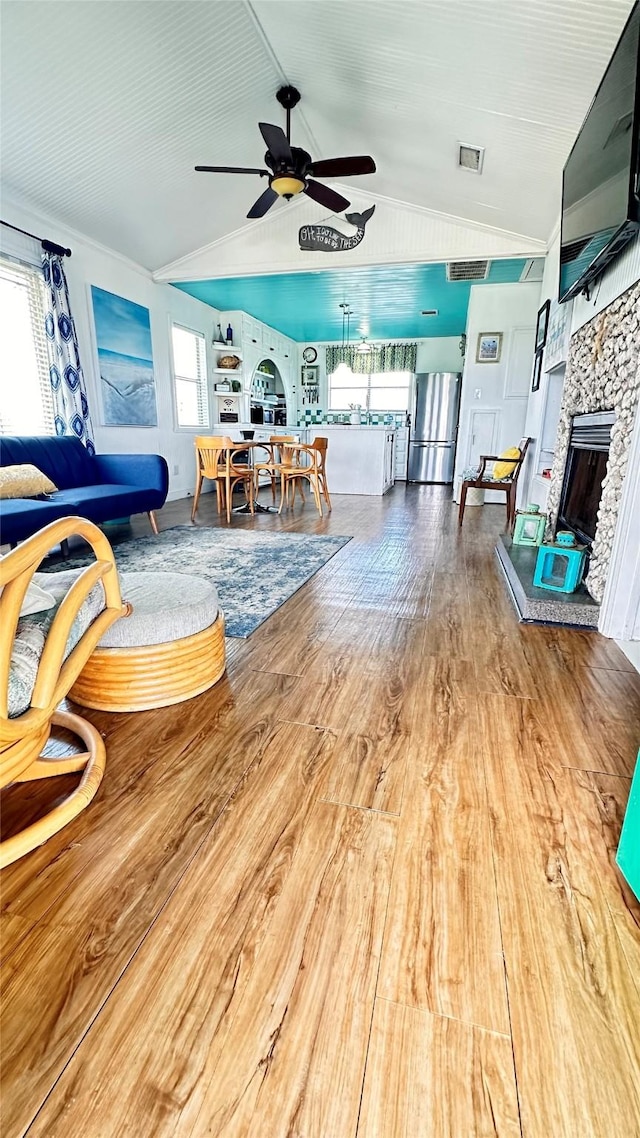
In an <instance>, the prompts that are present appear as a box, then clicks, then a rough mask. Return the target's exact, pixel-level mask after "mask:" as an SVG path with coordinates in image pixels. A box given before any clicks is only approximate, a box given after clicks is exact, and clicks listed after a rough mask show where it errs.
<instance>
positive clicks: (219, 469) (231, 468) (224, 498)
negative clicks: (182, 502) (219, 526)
mask: <svg viewBox="0 0 640 1138" xmlns="http://www.w3.org/2000/svg"><path fill="white" fill-rule="evenodd" d="M195 448H196V488H195V493H194V495H193V506H192V508H191V521H192V522H193V521H195V517H196V511H197V509H198V502H199V501H200V493H201V491H202V482H203V480H204V479H205V478H210V479H211V481H212V482H215V484H216V504H217V507H218V513H221V512H222V510H223V509H224V510H225V511H226V514H227V522H230V521H231V503H232V495H233V488H234V486H235V485H236V484H237V483H238V482H242V484H243V486H244V493H245V498H246V499H247V501H248V503H249V508H250V510H251V513H253V512H254V510H253V469H252V467H251V466H250V465H249V463H248V462H235V461H234V451H235V452H236V453H237V452H239V451H242V450H245V451H246V449H247V448H246V446H245V447H243V446H242V444H240V443H234V442H233V440H232V439H230V438H229V437H228V436H227V435H196V438H195Z"/></svg>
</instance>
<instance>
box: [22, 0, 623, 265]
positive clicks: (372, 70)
mask: <svg viewBox="0 0 640 1138" xmlns="http://www.w3.org/2000/svg"><path fill="white" fill-rule="evenodd" d="M631 7H632V2H631V0H535V3H532V2H531V0H415V2H414V0H394V2H391V3H388V2H384V0H296V2H295V3H293V2H291V0H265V2H262V0H257V2H255V3H253V4H248V3H245V2H243V0H208V2H206V0H143V2H139V0H127V2H126V3H115V2H113V0H33V2H25V0H2V3H1V4H0V17H1V24H2V47H1V51H2V55H1V60H0V62H1V76H0V116H1V117H0V127H1V136H0V137H1V143H0V146H1V149H0V160H1V173H2V187H3V193H4V194H6V195H7V196H8V198H9V199H13V200H15V201H17V202H21V203H24V204H28V205H30V206H32V207H33V208H34V209H36V210H37V211H39V212H40V213H43V214H46V215H48V216H50V217H53V218H56V219H58V220H60V221H62V222H65V223H66V224H67V225H69V226H71V227H73V228H74V229H76V230H79V231H80V232H82V233H85V234H87V235H88V236H89V237H91V238H93V239H94V240H97V241H99V242H101V243H103V244H104V245H106V246H108V247H110V248H112V249H115V250H117V251H119V252H121V253H123V254H125V255H126V256H128V257H130V258H132V259H133V260H134V261H136V262H138V263H139V264H141V265H144V266H146V267H147V268H149V269H152V270H153V269H157V268H160V267H162V266H163V265H166V264H168V263H169V262H171V261H173V260H175V259H176V258H178V257H180V256H183V255H186V254H188V253H190V252H192V251H194V250H196V249H199V248H201V247H202V246H204V245H207V244H209V243H210V242H212V241H216V240H219V239H220V238H223V237H224V236H225V235H226V234H229V233H232V232H235V231H237V230H238V229H240V228H241V227H243V226H244V225H245V224H246V222H245V215H246V212H247V210H248V208H249V206H250V205H251V203H252V202H253V201H254V199H255V198H256V197H258V195H259V194H260V193H261V192H262V190H263V189H264V187H265V183H264V181H262V180H260V179H258V178H257V177H252V176H232V175H222V174H219V175H215V174H196V173H195V172H194V171H193V167H194V165H196V164H197V163H205V164H229V165H249V166H254V165H262V160H263V154H264V144H263V142H262V139H261V136H260V135H259V133H258V128H257V123H258V120H260V119H262V120H264V121H267V122H275V123H280V124H282V125H284V115H283V112H282V110H281V108H280V107H279V105H278V104H277V103H276V101H275V98H274V95H275V91H276V90H277V88H278V87H279V86H280V85H281V83H282V82H283V81H285V82H290V83H294V84H295V85H296V86H298V87H299V89H300V90H301V92H302V96H303V99H302V103H301V104H300V107H299V108H298V109H297V110H296V111H294V112H293V125H292V138H293V142H294V143H295V144H297V145H302V146H303V147H304V148H305V149H308V150H309V151H310V153H311V154H312V156H313V157H314V158H330V157H334V156H338V155H342V154H361V153H370V154H372V155H373V156H374V158H375V160H376V163H377V166H378V171H377V173H376V174H373V175H369V176H368V177H366V178H358V179H357V180H354V183H352V184H354V185H355V182H356V181H357V185H358V189H360V190H368V192H370V193H373V194H381V195H386V196H387V197H389V198H393V199H395V200H397V201H401V202H406V203H409V204H411V205H414V206H418V207H424V208H427V209H430V210H438V211H443V212H446V213H448V214H454V215H457V216H460V217H462V218H466V219H469V220H471V221H473V222H475V223H479V224H482V225H490V226H492V227H497V228H500V229H504V230H507V231H510V232H513V233H519V234H523V235H527V236H529V237H535V238H538V239H543V240H545V239H547V238H548V236H549V234H550V231H551V229H552V227H553V226H554V224H555V222H556V220H557V217H558V211H559V200H560V199H559V195H560V179H561V171H562V166H563V163H564V160H565V158H566V156H567V154H568V152H569V150H570V148H571V145H572V143H573V140H574V138H575V135H576V133H577V131H578V129H579V127H580V123H581V121H582V119H583V117H584V115H585V113H586V111H587V109H588V106H589V104H590V102H591V99H592V97H593V95H594V93H595V90H596V87H597V85H598V83H599V81H600V78H601V76H602V73H603V71H604V69H605V67H606V65H607V62H608V60H609V58H610V56H611V54H612V52H613V49H614V47H615V44H616V41H617V39H618V37H619V35H620V32H621V30H622V28H623V26H624V23H625V20H626V18H627V16H628V14H629V12H630V10H631ZM460 141H463V142H470V143H474V144H477V145H480V146H483V147H485V148H486V158H485V166H484V172H483V174H482V175H481V176H477V175H474V174H470V173H468V172H465V171H462V170H459V169H458V168H457V166H456V150H457V144H458V143H459V142H460ZM343 185H346V179H345V181H344V183H343ZM274 208H284V207H283V206H280V205H278V206H277V207H274ZM314 208H317V211H318V220H321V219H322V218H323V217H324V216H325V215H326V211H324V210H322V208H321V207H320V206H317V207H314ZM260 224H261V222H260V221H258V222H255V223H254V225H255V226H257V227H258V226H260Z"/></svg>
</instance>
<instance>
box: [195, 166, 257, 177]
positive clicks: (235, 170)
mask: <svg viewBox="0 0 640 1138" xmlns="http://www.w3.org/2000/svg"><path fill="white" fill-rule="evenodd" d="M193 168H194V170H204V172H205V173H207V174H260V175H261V177H263V178H268V177H269V171H268V170H259V169H258V167H257V166H194V167H193Z"/></svg>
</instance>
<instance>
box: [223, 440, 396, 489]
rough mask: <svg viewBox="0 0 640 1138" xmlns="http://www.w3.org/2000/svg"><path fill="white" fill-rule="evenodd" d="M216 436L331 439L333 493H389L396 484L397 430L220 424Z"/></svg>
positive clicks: (329, 461) (329, 469) (329, 475)
mask: <svg viewBox="0 0 640 1138" xmlns="http://www.w3.org/2000/svg"><path fill="white" fill-rule="evenodd" d="M213 430H214V432H215V433H216V434H218V433H219V434H222V435H229V436H230V437H231V438H232V439H234V440H240V439H241V438H242V432H243V431H247V430H249V431H252V432H253V439H254V441H255V442H264V441H266V440H268V439H269V438H270V437H271V436H272V435H293V436H294V437H295V438H298V439H300V442H303V443H304V442H307V443H310V442H313V440H314V439H315V438H316V436H318V437H320V438H325V439H328V440H329V445H328V448H327V483H328V485H329V493H330V494H374V495H380V496H381V495H382V494H386V492H387V490H389V489H390V488H391V487H392V486H393V483H394V463H395V447H396V428H395V427H392V426H364V425H363V426H355V425H351V424H344V425H342V424H341V425H337V424H335V423H311V424H309V425H307V426H305V427H301V426H300V427H294V426H289V427H265V426H256V425H255V424H254V423H220V424H215V425H214V428H213Z"/></svg>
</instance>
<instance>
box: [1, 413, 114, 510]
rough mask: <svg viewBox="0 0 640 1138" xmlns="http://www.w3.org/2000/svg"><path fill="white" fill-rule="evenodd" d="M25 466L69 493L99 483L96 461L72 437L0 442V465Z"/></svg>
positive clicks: (36, 437) (28, 437)
mask: <svg viewBox="0 0 640 1138" xmlns="http://www.w3.org/2000/svg"><path fill="white" fill-rule="evenodd" d="M24 463H32V464H33V465H35V466H37V467H38V470H41V471H42V472H43V474H46V475H47V476H48V477H49V478H50V479H51V481H52V482H55V484H56V486H58V487H59V488H60V490H68V489H69V487H71V486H91V485H92V484H93V483H95V482H98V481H100V479H99V476H98V475H97V472H96V468H95V459H94V458H93V457H92V456H91V455H90V454H88V452H87V450H86V448H85V447H83V445H82V443H81V442H80V439H76V438H74V437H73V436H72V435H68V436H64V437H58V436H57V435H43V436H39V435H38V436H36V435H32V436H25V437H23V438H15V437H13V436H9V435H5V436H3V438H2V439H0V465H2V466H18V465H23V464H24ZM32 532H33V531H32Z"/></svg>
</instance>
